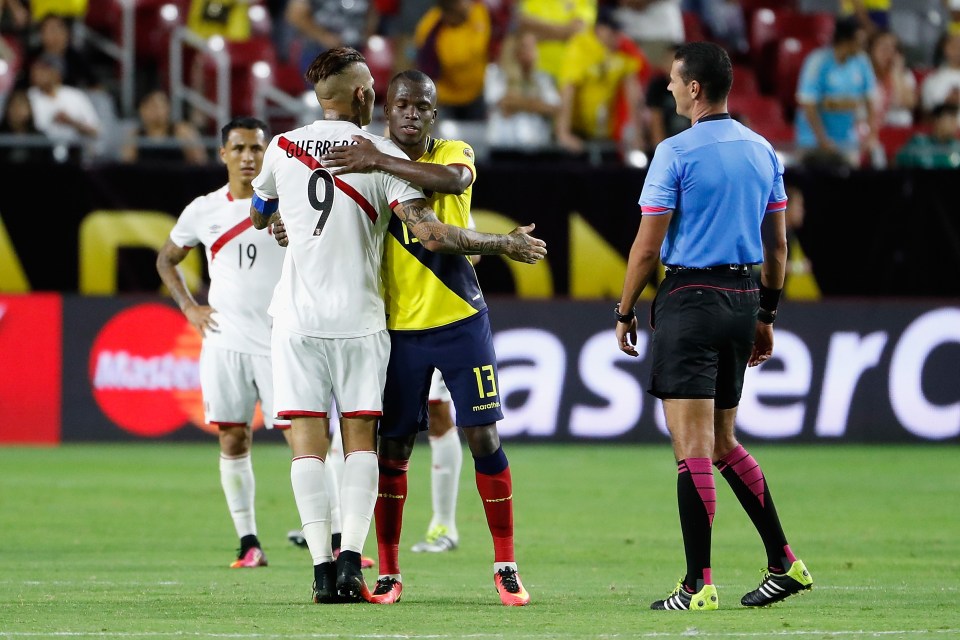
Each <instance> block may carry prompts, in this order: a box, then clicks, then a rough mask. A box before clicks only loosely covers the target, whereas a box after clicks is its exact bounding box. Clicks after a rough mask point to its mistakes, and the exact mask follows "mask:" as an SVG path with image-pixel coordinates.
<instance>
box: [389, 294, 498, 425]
mask: <svg viewBox="0 0 960 640" xmlns="http://www.w3.org/2000/svg"><path fill="white" fill-rule="evenodd" d="M434 369H439V370H440V373H441V374H443V380H444V382H446V383H447V388H448V389H449V390H450V396H451V398H452V399H453V406H454V407H455V408H456V411H457V426H458V427H478V426H481V425H486V424H492V423H494V422H497V421H499V420H503V412H502V411H501V410H500V382H499V380H498V379H497V354H496V352H494V350H493V334H492V333H491V331H490V319H489V318H488V317H487V313H486V311H482V312H480V313H479V314H477V315H475V316H471V317H470V318H467V319H466V320H462V321H460V322H457V323H454V324H453V325H448V326H446V327H441V328H439V329H431V330H429V331H391V332H390V364H389V365H387V384H386V388H385V390H384V398H383V417H382V418H381V419H380V435H381V436H387V437H395V438H398V437H402V436H407V435H410V434H415V433H417V432H418V431H426V430H427V427H428V425H429V418H428V416H429V414H428V411H427V396H428V394H429V392H430V378H431V376H432V375H433V370H434Z"/></svg>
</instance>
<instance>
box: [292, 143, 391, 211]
mask: <svg viewBox="0 0 960 640" xmlns="http://www.w3.org/2000/svg"><path fill="white" fill-rule="evenodd" d="M277 145H278V146H279V147H280V148H281V149H283V150H284V151H286V152H287V157H291V158H296V159H297V160H299V161H300V162H302V163H303V164H305V165H306V166H307V168H308V169H310V170H311V171H315V170H317V169H322V168H323V165H322V164H321V163H320V161H318V160H317V159H316V158H314V157H313V156H311V155H308V154H307V152H306V151H304V150H303V147H301V146H300V145H299V144H297V143H296V142H294V141H292V140H288V139H287V138H285V137H284V136H280V140H279V142H277ZM333 183H334V184H335V185H337V188H338V189H340V191H342V192H344V193H345V194H347V195H348V196H349V197H350V199H352V200H353V201H354V202H356V203H357V205H358V206H359V207H360V208H361V209H362V210H363V212H364V213H366V214H367V217H368V218H370V221H371V222H376V221H377V217H378V215H377V210H376V209H375V208H374V206H373V205H372V204H370V203H369V202H367V199H366V198H364V197H363V196H362V195H361V194H360V192H359V191H357V190H356V189H354V188H353V187H351V186H350V185H349V184H347V183H346V182H344V181H343V180H341V179H340V178H338V177H337V176H333Z"/></svg>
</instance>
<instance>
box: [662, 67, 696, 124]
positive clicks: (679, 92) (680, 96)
mask: <svg viewBox="0 0 960 640" xmlns="http://www.w3.org/2000/svg"><path fill="white" fill-rule="evenodd" d="M682 69H683V61H681V60H674V61H673V65H672V66H671V67H670V84H669V85H667V91H669V92H670V93H672V94H673V99H674V100H676V101H677V114H678V115H681V116H684V117H686V118H689V117H690V111H691V109H692V107H693V97H692V96H691V95H690V84H692V81H691V83H690V84H684V82H683V78H682V77H681V76H680V71H681V70H682Z"/></svg>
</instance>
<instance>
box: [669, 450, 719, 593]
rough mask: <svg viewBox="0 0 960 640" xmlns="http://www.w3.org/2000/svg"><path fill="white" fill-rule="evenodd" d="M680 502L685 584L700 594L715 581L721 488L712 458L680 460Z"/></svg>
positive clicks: (678, 467) (678, 484) (678, 499)
mask: <svg viewBox="0 0 960 640" xmlns="http://www.w3.org/2000/svg"><path fill="white" fill-rule="evenodd" d="M677 503H678V505H679V507H680V530H681V531H682V532H683V549H684V552H685V553H686V557H687V575H686V577H684V579H683V584H684V587H686V589H687V590H688V591H689V592H690V593H696V592H697V591H699V590H700V589H701V588H702V587H703V585H704V584H710V583H711V576H710V538H711V534H712V531H713V514H714V513H715V512H716V509H717V487H716V485H715V484H714V482H713V466H712V465H711V464H710V458H687V459H685V460H681V461H680V462H678V463H677Z"/></svg>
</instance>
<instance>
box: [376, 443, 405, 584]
mask: <svg viewBox="0 0 960 640" xmlns="http://www.w3.org/2000/svg"><path fill="white" fill-rule="evenodd" d="M409 466H410V461H409V460H388V459H386V458H380V480H379V485H378V487H377V504H376V506H375V507H374V518H375V520H376V527H377V554H378V556H379V557H378V560H379V564H380V569H379V571H380V574H381V575H388V574H398V573H400V528H401V527H402V525H403V505H404V503H405V502H406V501H407V469H408V468H409Z"/></svg>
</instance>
